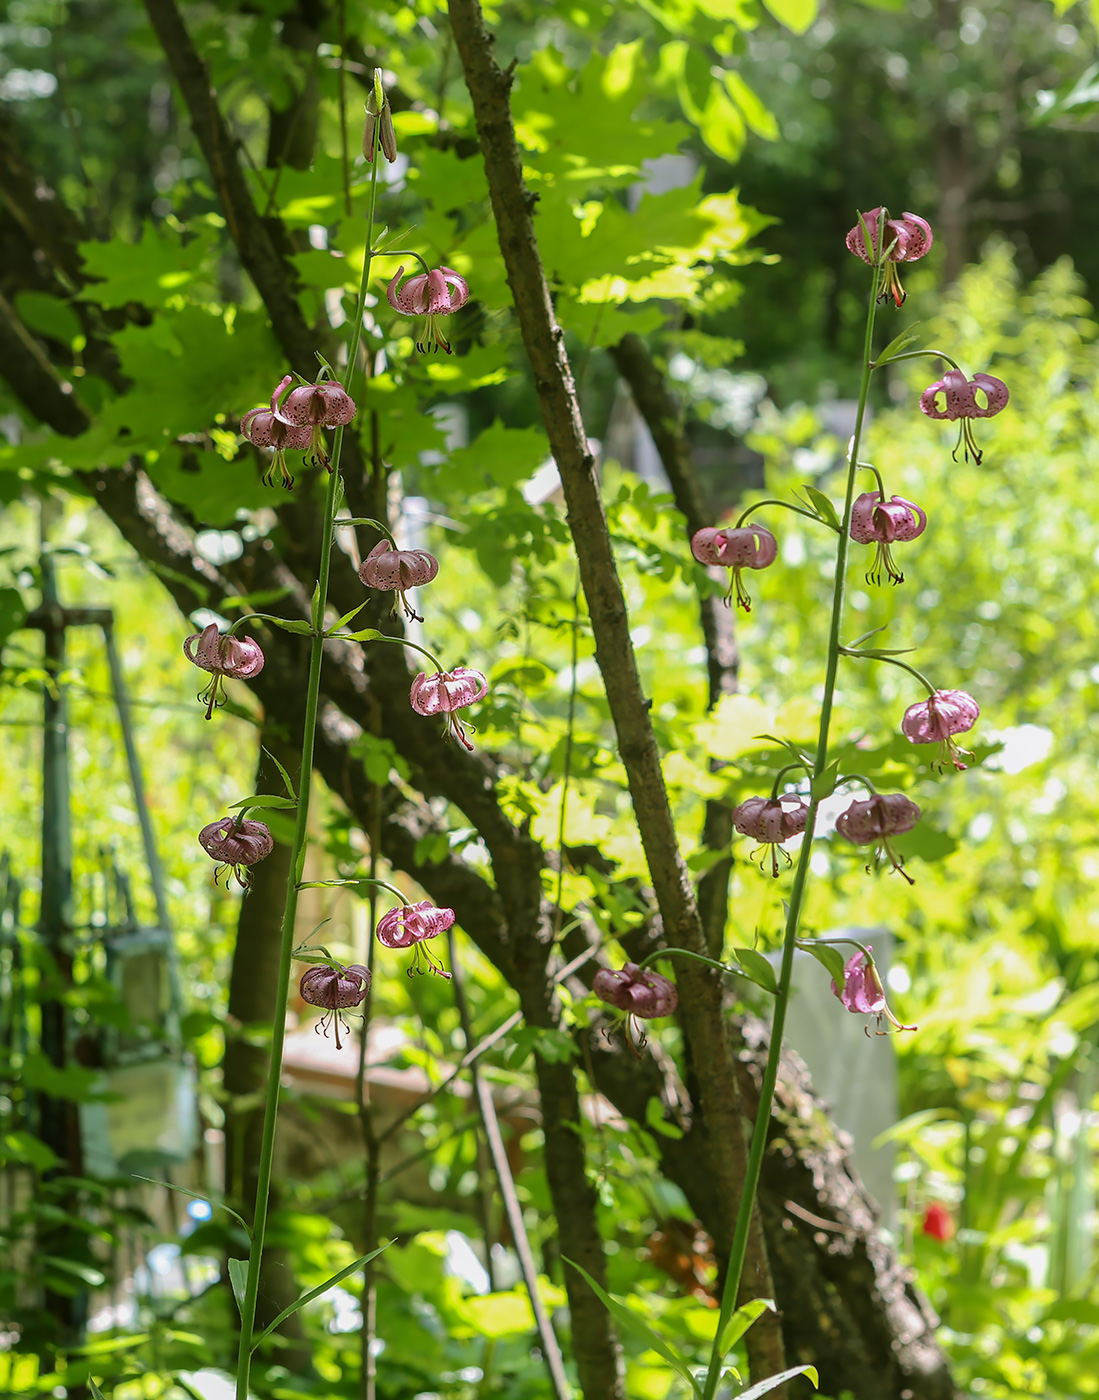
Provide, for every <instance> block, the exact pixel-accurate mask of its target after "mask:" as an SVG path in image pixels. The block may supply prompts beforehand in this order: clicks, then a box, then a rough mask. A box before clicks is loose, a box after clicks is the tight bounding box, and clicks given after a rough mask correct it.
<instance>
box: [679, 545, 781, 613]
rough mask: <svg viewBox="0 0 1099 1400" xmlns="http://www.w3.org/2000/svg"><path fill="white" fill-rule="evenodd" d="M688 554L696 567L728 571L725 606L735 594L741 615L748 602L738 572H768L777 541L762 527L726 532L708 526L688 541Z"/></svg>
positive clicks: (775, 556)
mask: <svg viewBox="0 0 1099 1400" xmlns="http://www.w3.org/2000/svg"><path fill="white" fill-rule="evenodd" d="M691 553H692V554H693V555H694V557H695V558H696V559H697V560H698V562H699V563H700V564H710V565H714V564H719V565H721V566H722V567H724V568H727V569H732V571H733V573H732V577H731V579H730V580H729V591H728V592H727V593H726V595H725V602H726V605H728V602H729V599H730V597H731V596H732V594H733V593H734V591H735V593H736V600H737V604H738V606H739V607H742V608H743V609H744V611H745V612H751V611H752V600H751V598H750V597H749V596H748V592H747V590H746V589H745V587H744V583H743V580H742V579H741V570H742V569H766V568H768V567H769V566H770V565H771V564H773V563H774V562H775V559H776V558H777V557H778V541H777V540H776V539H775V537H774V535H772V534H771V532H770V530H766V529H764V527H763V526H762V525H742V526H739V527H730V528H729V529H718V528H717V527H715V526H712V525H710V526H707V527H706V528H705V529H704V530H696V531H695V533H694V535H693V536H692V537H691Z"/></svg>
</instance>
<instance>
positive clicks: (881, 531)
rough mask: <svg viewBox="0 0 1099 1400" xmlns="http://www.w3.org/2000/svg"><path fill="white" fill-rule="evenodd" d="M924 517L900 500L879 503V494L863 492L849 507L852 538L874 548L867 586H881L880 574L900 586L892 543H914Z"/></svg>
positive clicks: (920, 512) (909, 504) (912, 505)
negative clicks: (909, 541) (871, 584)
mask: <svg viewBox="0 0 1099 1400" xmlns="http://www.w3.org/2000/svg"><path fill="white" fill-rule="evenodd" d="M926 525H927V516H926V515H925V514H924V513H923V511H922V510H921V509H920V507H919V506H918V505H915V504H914V503H913V502H912V501H906V500H905V499H904V497H903V496H893V497H891V498H890V499H889V500H888V501H884V502H883V501H882V496H881V492H880V491H864V492H863V494H862V495H861V496H860V497H859V498H858V500H856V502H855V504H854V505H853V506H852V507H851V538H852V539H853V540H857V541H858V543H859V544H875V543H876V544H877V546H878V548H877V552H876V554H875V555H874V563H873V565H872V566H871V567H870V568H869V569H868V570H867V572H866V581H867V583H878V584H880V583H881V576H882V572H883V571H884V573H885V575H886V577H887V578H888V579H889V580H890V582H891V583H903V582H904V574H902V573H901V571H900V570H899V569H898V568H897V567H896V566H895V565H894V563H893V554H892V551H891V550H890V548H889V546H890V545H891V544H892V543H893V542H894V541H895V540H914V539H916V538H918V537H919V536H920V535H922V534H923V532H924V529H925V527H926Z"/></svg>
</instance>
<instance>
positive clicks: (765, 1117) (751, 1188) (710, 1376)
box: [704, 267, 881, 1400]
mask: <svg viewBox="0 0 1099 1400" xmlns="http://www.w3.org/2000/svg"><path fill="white" fill-rule="evenodd" d="M880 286H881V268H880V267H875V268H874V279H873V286H872V288H871V293H870V307H869V310H868V311H867V313H866V338H865V341H864V344H863V356H862V382H861V384H860V385H859V404H858V412H857V413H856V415H855V431H854V435H853V437H852V439H851V447H850V455H849V458H848V464H847V494H846V496H845V498H844V504H843V522H842V523H843V529H842V530H841V531H840V536H839V544H838V546H837V549H836V577H835V582H834V584H833V588H832V621H831V625H830V627H829V630H828V662H827V666H826V669H825V673H824V698H823V700H822V702H821V708H820V729H819V730H818V734H817V753H816V759H815V761H814V763H813V789H814V791H813V793H812V795H811V796H810V799H809V815H808V816H807V818H806V821H805V835H804V836H803V837H802V842H801V850H800V851H799V852H798V863H797V868H796V869H795V871H794V882H793V886H792V887H791V890H790V899H789V901H788V903H787V915H786V932H785V939H784V942H783V945H782V966H781V968H780V970H779V978H778V991H777V993H776V994H775V1012H774V1019H773V1021H772V1023H771V1040H770V1045H769V1047H768V1052H767V1066H766V1068H765V1070H764V1072H763V1083H762V1085H761V1087H760V1091H759V1108H758V1109H757V1111H756V1121H755V1125H754V1127H753V1129H752V1141H751V1144H750V1146H749V1149H748V1165H747V1168H746V1170H745V1174H744V1189H743V1192H742V1194H741V1198H740V1204H739V1206H738V1208H737V1217H736V1225H735V1227H734V1229H733V1243H732V1246H731V1248H730V1250H729V1266H728V1270H727V1272H726V1274H725V1287H724V1290H723V1292H722V1295H721V1313H720V1316H719V1319H718V1325H717V1331H716V1333H715V1334H714V1345H713V1350H712V1352H711V1354H710V1366H709V1370H708V1371H707V1374H706V1387H705V1391H704V1396H705V1400H713V1397H714V1395H715V1394H716V1392H717V1386H718V1378H719V1376H720V1374H721V1359H722V1337H723V1334H724V1332H725V1330H726V1324H727V1323H728V1321H729V1318H730V1317H731V1316H732V1314H733V1310H734V1309H735V1307H736V1299H737V1294H738V1293H739V1291H740V1278H741V1274H742V1273H743V1272H744V1256H745V1254H746V1253H747V1250H748V1232H749V1229H750V1226H751V1221H752V1210H753V1208H754V1206H755V1199H756V1191H757V1189H758V1187H759V1176H760V1171H761V1170H762V1167H763V1153H764V1151H765V1149H766V1146H767V1131H768V1128H769V1127H770V1123H771V1105H772V1103H773V1102H774V1097H775V1085H776V1084H777V1082H778V1067H779V1060H780V1058H781V1054H782V1035H783V1031H784V1029H785V1027H786V1010H787V1007H788V1005H789V1002H790V980H791V976H792V974H793V970H794V950H795V943H796V940H797V936H798V927H799V924H800V921H801V911H802V907H803V905H804V902H805V886H806V883H807V881H808V878H809V861H810V857H811V855H812V848H813V832H814V830H815V828H816V820H817V808H818V807H819V806H820V801H821V799H820V797H819V796H818V795H817V792H816V788H817V780H818V779H819V778H820V777H821V775H822V774H823V773H824V770H825V769H826V768H827V767H828V736H829V732H830V730H831V726H832V707H833V704H834V700H835V693H836V674H837V672H838V670H839V661H840V628H841V626H842V623H843V600H844V592H845V588H846V575H847V552H848V543H849V540H850V525H851V507H852V504H853V503H854V499H855V477H856V475H857V471H858V460H859V444H860V442H861V440H862V426H863V420H864V418H865V416H866V402H867V399H868V397H869V393H870V376H871V374H872V373H873V368H874V366H873V360H872V351H873V347H874V320H875V316H876V313H877V307H878V291H879V289H880Z"/></svg>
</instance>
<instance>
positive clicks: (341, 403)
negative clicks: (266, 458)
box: [271, 374, 356, 471]
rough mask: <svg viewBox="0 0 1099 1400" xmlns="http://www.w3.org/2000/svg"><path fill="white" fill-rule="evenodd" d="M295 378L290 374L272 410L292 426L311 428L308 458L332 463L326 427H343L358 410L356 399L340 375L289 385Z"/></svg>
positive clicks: (320, 463)
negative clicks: (326, 438) (313, 382)
mask: <svg viewBox="0 0 1099 1400" xmlns="http://www.w3.org/2000/svg"><path fill="white" fill-rule="evenodd" d="M292 382H293V380H292V377H291V376H290V375H289V374H287V375H285V376H284V377H283V379H282V380H281V381H280V383H279V386H278V388H277V389H276V390H275V392H274V393H273V394H272V395H271V412H272V413H273V414H274V415H275V417H276V418H277V419H278V421H279V422H280V423H286V424H288V425H289V426H290V427H294V428H300V429H302V430H303V431H304V430H306V429H308V432H309V442H308V448H309V452H308V456H307V457H306V461H308V462H313V463H315V464H316V465H317V466H319V467H328V469H329V471H331V466H330V465H329V461H328V448H327V446H326V445H325V441H324V432H323V429H325V428H342V427H346V425H347V424H348V423H350V422H351V420H352V418H354V416H355V413H356V408H355V400H354V399H353V398H352V397H351V396H350V394H348V392H347V390H346V389H345V388H344V387H343V385H342V384H341V383H340V382H339V380H338V379H320V380H318V381H317V383H316V384H299V385H298V387H297V388H296V389H290V391H289V393H287V388H288V386H289V385H290V384H291V383H292Z"/></svg>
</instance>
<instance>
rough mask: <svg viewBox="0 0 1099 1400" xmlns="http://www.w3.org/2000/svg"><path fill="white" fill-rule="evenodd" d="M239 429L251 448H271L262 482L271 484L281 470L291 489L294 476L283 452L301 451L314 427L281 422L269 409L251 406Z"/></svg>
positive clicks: (288, 380)
mask: <svg viewBox="0 0 1099 1400" xmlns="http://www.w3.org/2000/svg"><path fill="white" fill-rule="evenodd" d="M289 382H290V376H289V375H287V377H286V378H285V379H284V380H283V383H284V384H289ZM240 430H241V432H242V433H243V434H244V436H245V437H246V438H247V439H248V441H249V442H250V443H251V444H252V445H253V447H264V448H270V449H271V451H272V457H271V465H270V466H269V467H268V468H267V470H266V471H265V472H264V474H263V484H264V485H265V486H274V485H275V473H276V472H281V473H282V484H283V485H284V486H285V487H286V489H287V490H288V491H292V490H293V489H294V478H293V476H292V475H291V472H290V468H289V467H288V466H287V465H286V453H287V452H288V451H294V452H302V451H304V450H305V448H307V447H308V446H309V443H310V441H311V440H312V437H313V430H312V429H311V428H309V427H300V426H295V425H293V424H291V423H284V422H282V421H281V420H280V419H278V418H276V417H275V415H274V412H273V411H272V410H271V409H270V408H253V409H250V410H249V411H248V412H247V413H246V414H245V415H244V417H243V418H242V419H241V420H240Z"/></svg>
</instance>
